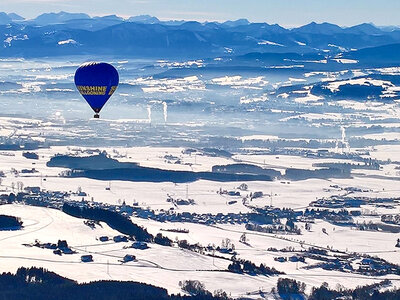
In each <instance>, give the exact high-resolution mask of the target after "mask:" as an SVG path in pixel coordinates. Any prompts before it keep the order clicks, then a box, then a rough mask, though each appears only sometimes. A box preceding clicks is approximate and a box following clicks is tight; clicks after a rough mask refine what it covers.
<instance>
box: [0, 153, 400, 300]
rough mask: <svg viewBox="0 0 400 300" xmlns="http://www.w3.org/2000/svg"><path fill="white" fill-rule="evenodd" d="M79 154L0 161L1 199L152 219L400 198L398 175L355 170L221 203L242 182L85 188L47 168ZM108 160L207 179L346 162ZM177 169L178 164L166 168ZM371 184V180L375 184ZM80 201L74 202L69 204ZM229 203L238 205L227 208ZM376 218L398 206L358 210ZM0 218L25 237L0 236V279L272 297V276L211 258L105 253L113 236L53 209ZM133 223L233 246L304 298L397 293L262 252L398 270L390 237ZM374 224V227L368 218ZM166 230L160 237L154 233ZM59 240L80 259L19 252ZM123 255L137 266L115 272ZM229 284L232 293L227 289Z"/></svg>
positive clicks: (13, 209)
mask: <svg viewBox="0 0 400 300" xmlns="http://www.w3.org/2000/svg"><path fill="white" fill-rule="evenodd" d="M85 150H87V149H85V148H78V147H52V148H46V149H40V150H37V151H35V152H36V153H38V155H39V159H38V160H31V159H27V158H25V157H23V156H22V151H2V152H1V155H0V170H1V171H3V172H4V173H5V177H4V178H2V182H1V186H0V189H1V190H2V193H10V192H12V191H14V192H17V189H18V185H21V184H18V182H20V183H22V184H23V187H28V186H39V187H41V189H42V190H48V191H56V190H59V191H72V192H75V191H77V190H78V189H81V190H82V191H84V192H86V193H87V194H88V195H87V196H86V197H83V198H85V199H86V200H94V201H95V202H103V203H110V204H121V203H122V201H125V202H126V204H128V205H132V204H133V203H137V204H138V205H139V207H142V208H151V209H153V210H155V211H156V212H158V211H160V210H161V209H163V210H165V211H166V210H169V209H171V208H174V209H175V211H176V212H190V213H198V214H204V213H210V214H214V215H215V214H217V213H222V214H228V213H239V212H241V213H246V212H250V211H251V208H250V207H249V206H248V205H244V204H243V203H242V197H246V196H247V195H248V194H249V193H250V192H258V191H262V192H263V195H264V196H263V197H261V198H257V199H253V201H251V206H255V207H264V206H268V205H271V204H272V205H273V206H274V207H280V208H283V207H286V208H293V209H297V210H299V209H304V208H306V207H308V206H309V204H310V202H312V201H314V200H316V199H319V198H328V197H330V196H334V195H344V194H345V193H346V191H345V190H344V188H346V187H352V188H359V189H361V190H363V191H362V192H361V191H359V192H357V191H355V192H354V193H353V194H352V195H354V196H360V197H371V198H376V197H397V196H398V195H399V192H400V188H399V185H398V181H397V179H395V178H393V177H396V176H397V175H396V168H395V165H392V164H387V165H384V168H382V169H379V170H362V169H360V170H356V172H355V173H356V174H354V175H353V177H352V178H348V179H329V180H328V179H308V180H300V181H290V180H287V179H278V180H275V181H270V182H260V181H254V182H247V185H248V190H247V191H240V193H241V197H238V196H228V195H220V194H219V193H218V191H220V189H222V190H228V191H238V189H237V187H238V186H239V185H240V183H241V182H226V183H220V182H212V181H206V180H199V181H195V182H192V183H188V184H174V183H169V182H164V183H150V182H127V181H99V180H93V179H85V178H65V177H60V176H59V174H60V173H61V172H63V171H65V169H63V168H50V167H47V166H46V162H47V161H49V159H50V158H51V157H52V156H54V155H55V154H57V153H63V154H67V153H68V154H73V155H86V156H87V155H89V154H88V153H85ZM99 150H101V151H103V150H105V151H107V153H109V155H110V156H111V157H114V158H115V159H119V160H120V161H125V162H136V163H139V164H140V165H142V166H146V167H155V168H161V169H171V170H187V171H210V170H211V168H212V166H214V165H218V164H220V165H226V164H230V163H238V162H242V163H253V164H255V165H258V166H262V167H268V168H273V169H275V170H278V171H281V172H282V174H283V173H284V170H285V169H286V168H303V169H315V168H317V167H315V163H329V162H330V163H333V162H335V163H343V162H347V163H349V162H353V163H356V162H355V161H351V160H344V159H333V158H332V159H330V158H307V157H300V156H294V155H292V156H291V155H255V154H240V155H239V154H238V155H235V156H233V157H232V158H220V157H211V156H207V155H206V154H203V153H201V152H194V153H190V154H189V153H187V152H185V151H184V150H185V149H184V148H169V147H163V148H157V147H144V148H143V147H137V148H101V149H99ZM370 153H371V157H373V158H379V159H383V160H387V159H388V158H391V159H393V158H395V157H397V153H396V148H393V147H391V146H390V147H386V146H376V147H374V148H373V149H371V152H370ZM177 159H179V160H180V162H181V163H180V164H175V163H173V161H175V160H177ZM12 168H14V169H15V170H17V171H21V170H22V169H31V168H35V169H36V170H37V173H33V174H22V173H20V172H19V173H16V172H14V171H13V170H12ZM374 176H375V177H376V178H375V177H374ZM168 196H172V197H174V198H182V199H185V198H186V197H189V198H192V199H194V201H195V205H186V206H178V207H174V206H173V205H172V204H171V203H170V202H167V201H166V199H167V197H168ZM81 198H82V197H78V196H71V199H72V200H80V199H81ZM231 200H237V202H236V203H234V204H229V203H228V202H229V201H231ZM363 209H364V210H367V209H370V210H371V211H373V210H374V209H375V211H377V213H390V214H396V213H399V212H400V209H399V206H397V207H393V208H391V209H390V208H379V209H378V210H377V209H376V208H373V207H364V208H362V209H361V210H363ZM0 214H5V215H12V216H18V217H20V218H21V219H22V221H23V222H24V228H23V229H22V230H19V231H0V245H1V247H0V259H1V260H2V264H1V266H0V271H15V270H16V269H17V268H18V267H19V266H41V267H45V268H48V269H49V270H52V271H55V272H57V273H59V274H61V275H63V276H66V277H69V278H73V279H76V280H78V281H79V282H87V281H91V280H99V279H116V280H134V281H140V282H146V283H151V284H155V285H158V286H162V287H165V288H167V289H168V290H169V292H171V293H177V292H180V289H179V286H178V282H179V281H180V280H185V279H196V280H200V281H202V282H204V283H205V286H206V288H207V289H209V290H211V291H212V290H216V289H223V290H225V291H227V292H229V293H232V295H233V296H241V295H245V294H246V293H247V292H253V291H257V290H259V289H260V288H262V289H264V290H266V291H269V290H270V289H271V288H272V287H273V286H275V284H276V281H277V279H278V276H272V277H266V276H261V275H259V276H249V275H245V274H242V275H240V274H234V273H229V272H225V271H223V270H226V268H227V266H228V264H229V261H228V260H224V259H220V258H214V259H213V258H212V257H210V256H206V255H202V254H199V253H195V252H191V251H188V250H182V249H179V248H178V247H177V246H174V247H166V246H160V245H156V244H150V248H149V249H147V250H135V249H132V248H129V249H124V247H125V246H127V245H128V244H127V243H114V242H107V243H102V242H100V241H99V240H98V238H99V237H100V236H104V235H106V236H110V237H111V236H115V235H118V232H117V231H115V230H113V229H111V228H109V227H108V226H107V225H106V224H104V223H102V224H101V225H102V227H99V226H96V228H95V229H91V228H89V227H88V226H86V225H84V224H83V220H82V219H77V218H74V217H71V216H68V215H66V214H64V213H63V212H61V211H58V210H55V209H50V208H39V207H31V206H24V205H21V204H12V205H2V206H0ZM132 220H133V221H134V222H135V223H137V224H139V225H142V226H143V227H145V228H147V229H148V230H149V232H150V233H152V234H154V235H155V234H157V233H159V232H161V233H162V234H164V235H166V236H168V237H169V238H170V239H172V240H175V239H176V237H177V238H178V239H179V240H183V239H186V240H188V242H189V243H191V244H195V243H200V244H201V245H203V246H207V245H209V244H214V245H221V241H222V240H223V239H226V238H229V239H230V240H231V241H232V243H234V244H235V246H236V251H237V257H238V258H243V259H248V260H251V261H252V262H254V263H256V264H260V263H265V264H266V265H267V266H270V267H272V266H273V267H274V268H276V269H277V270H279V271H281V272H285V273H286V275H284V276H286V277H289V278H294V279H296V280H300V281H302V282H305V283H306V284H307V285H308V286H309V288H311V286H319V285H320V284H322V283H323V282H326V281H327V282H335V283H340V284H342V285H344V286H346V287H349V288H354V287H356V286H358V285H361V284H369V283H372V282H377V281H381V280H383V279H384V278H389V279H396V281H393V283H394V284H396V285H397V283H398V282H399V281H398V280H399V279H400V277H396V276H394V275H388V276H383V277H368V276H364V275H355V274H351V273H343V272H337V271H326V270H322V269H320V268H317V269H310V270H307V269H305V268H303V267H304V266H306V265H308V264H310V263H313V261H312V260H306V263H305V264H304V263H295V262H290V261H288V262H284V263H282V262H278V261H276V260H274V258H276V257H280V256H283V257H290V256H291V255H292V253H290V252H289V253H282V252H273V251H269V250H267V249H268V248H270V247H272V248H277V249H283V248H287V247H294V250H295V251H301V250H302V249H304V248H303V246H304V245H309V246H317V247H323V248H327V247H332V248H334V249H337V250H340V251H344V252H348V253H351V252H359V253H365V254H369V255H376V256H378V257H381V258H383V259H385V260H387V261H389V262H391V263H395V264H399V263H400V260H399V256H398V250H396V248H395V247H394V244H395V241H396V239H397V238H398V234H396V233H387V232H373V231H360V230H356V229H355V228H352V227H341V226H337V225H332V224H330V223H328V222H326V221H323V220H316V222H315V223H313V224H312V228H311V230H310V231H307V230H305V229H304V224H305V223H301V222H299V223H298V224H297V225H298V226H299V227H300V229H301V230H302V234H301V235H298V236H297V235H281V234H268V233H260V232H254V231H248V230H246V229H245V228H244V225H237V224H236V225H234V224H229V225H228V224H216V225H213V226H207V225H201V224H194V223H181V222H174V223H170V222H157V221H154V220H148V219H142V218H138V217H133V218H132ZM363 220H366V221H367V222H368V221H370V220H373V218H371V217H365V219H362V218H360V219H358V221H359V222H360V223H361V222H363ZM375 220H377V219H376V217H375ZM161 229H164V231H161ZM165 229H169V230H171V229H187V230H188V231H189V232H188V233H177V232H169V231H165ZM244 232H246V234H247V237H248V244H243V243H240V242H239V238H240V236H241V235H242V233H244ZM59 239H65V240H67V242H68V244H69V245H70V246H71V247H73V249H75V250H76V251H77V252H78V253H76V254H71V255H63V256H58V255H54V254H53V253H52V251H51V250H48V249H40V248H37V247H27V246H24V244H31V243H34V242H35V240H39V241H40V242H43V243H44V242H51V243H56V242H57V240H59ZM84 254H92V255H93V259H94V262H91V263H82V262H80V256H81V255H84ZM126 254H134V255H135V256H136V257H137V261H134V262H129V263H125V264H122V263H121V262H120V260H121V259H122V258H123V257H124V255H126ZM233 283H234V284H233Z"/></svg>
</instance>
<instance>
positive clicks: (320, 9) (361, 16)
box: [0, 0, 400, 27]
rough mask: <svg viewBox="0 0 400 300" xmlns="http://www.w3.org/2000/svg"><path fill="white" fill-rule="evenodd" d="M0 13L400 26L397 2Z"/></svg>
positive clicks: (8, 4) (68, 4)
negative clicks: (54, 13) (71, 13)
mask: <svg viewBox="0 0 400 300" xmlns="http://www.w3.org/2000/svg"><path fill="white" fill-rule="evenodd" d="M0 2H1V3H0V11H5V12H16V13H18V14H20V15H22V16H24V17H26V18H33V17H35V16H37V15H38V14H41V13H43V12H58V11H61V10H63V11H68V12H85V13H88V14H90V15H108V14H117V15H121V16H131V15H140V14H150V15H154V16H156V17H158V18H160V19H179V20H181V19H185V20H199V21H206V20H208V21H224V20H228V19H231V20H232V19H239V18H247V19H249V20H250V21H253V22H267V23H278V24H281V25H283V26H286V27H292V26H298V25H302V24H306V23H309V22H311V21H316V22H331V23H336V24H339V25H344V26H349V25H354V24H359V23H363V22H372V23H375V24H377V25H400V18H399V16H400V1H399V0H380V1H379V0H0Z"/></svg>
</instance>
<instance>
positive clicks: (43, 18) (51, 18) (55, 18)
mask: <svg viewBox="0 0 400 300" xmlns="http://www.w3.org/2000/svg"><path fill="white" fill-rule="evenodd" d="M76 19H80V20H81V19H90V17H89V15H87V14H83V13H67V12H64V11H61V12H59V13H45V14H41V15H40V16H38V17H36V18H35V19H33V20H32V22H33V23H35V24H38V25H51V24H60V23H65V22H67V21H70V20H76Z"/></svg>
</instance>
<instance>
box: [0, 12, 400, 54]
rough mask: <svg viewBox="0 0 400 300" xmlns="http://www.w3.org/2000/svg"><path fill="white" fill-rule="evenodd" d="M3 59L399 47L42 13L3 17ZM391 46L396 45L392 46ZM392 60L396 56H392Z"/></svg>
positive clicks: (395, 37) (367, 37) (379, 37)
mask: <svg viewBox="0 0 400 300" xmlns="http://www.w3.org/2000/svg"><path fill="white" fill-rule="evenodd" d="M0 35H2V36H3V37H4V40H3V42H2V44H3V45H2V46H0V57H41V56H60V55H116V56H118V55H121V56H132V57H158V58H160V57H165V58H168V57H196V58H201V57H217V56H233V55H243V54H246V53H252V52H258V53H298V54H305V53H325V54H326V55H330V56H334V55H337V54H338V53H343V57H348V58H351V56H352V55H353V54H354V53H355V52H356V50H360V49H365V48H374V47H383V46H387V45H396V44H400V28H397V27H390V28H378V27H376V26H374V25H372V24H367V23H364V24H360V25H356V26H352V27H347V28H344V27H340V26H338V25H335V24H330V23H321V24H317V23H315V22H312V23H310V24H307V25H304V26H301V27H298V28H291V29H288V28H284V27H282V26H280V25H277V24H268V23H250V22H249V21H248V20H246V19H239V20H236V21H226V22H223V23H218V22H204V23H200V22H196V21H161V20H159V19H158V18H156V17H153V16H149V15H142V16H135V17H130V18H128V19H123V18H121V17H119V16H116V15H110V16H102V17H90V16H89V15H87V14H84V13H67V12H59V13H45V14H42V15H40V16H38V17H36V18H34V19H31V20H26V19H25V18H23V17H21V16H19V15H17V14H14V13H8V14H7V13H0ZM393 47H396V46H392V48H393ZM390 55H397V56H399V55H398V54H397V53H390Z"/></svg>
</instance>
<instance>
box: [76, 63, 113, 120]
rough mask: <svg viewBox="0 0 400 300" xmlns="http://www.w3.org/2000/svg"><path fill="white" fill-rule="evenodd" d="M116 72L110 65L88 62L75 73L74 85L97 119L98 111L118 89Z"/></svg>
mask: <svg viewBox="0 0 400 300" xmlns="http://www.w3.org/2000/svg"><path fill="white" fill-rule="evenodd" d="M118 83H119V76H118V72H117V70H116V69H115V68H114V67H113V66H112V65H110V64H107V63H98V62H89V63H85V64H83V65H81V66H80V67H79V68H78V70H76V72H75V85H76V87H77V89H78V91H79V92H80V93H81V95H82V96H83V98H85V100H86V101H87V103H88V104H89V105H90V107H91V108H92V109H93V110H94V112H95V113H96V114H95V115H94V117H95V118H99V113H100V110H101V109H102V108H103V106H104V104H106V102H107V101H108V99H110V97H111V96H112V94H113V93H114V92H115V90H116V89H117V87H118Z"/></svg>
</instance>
